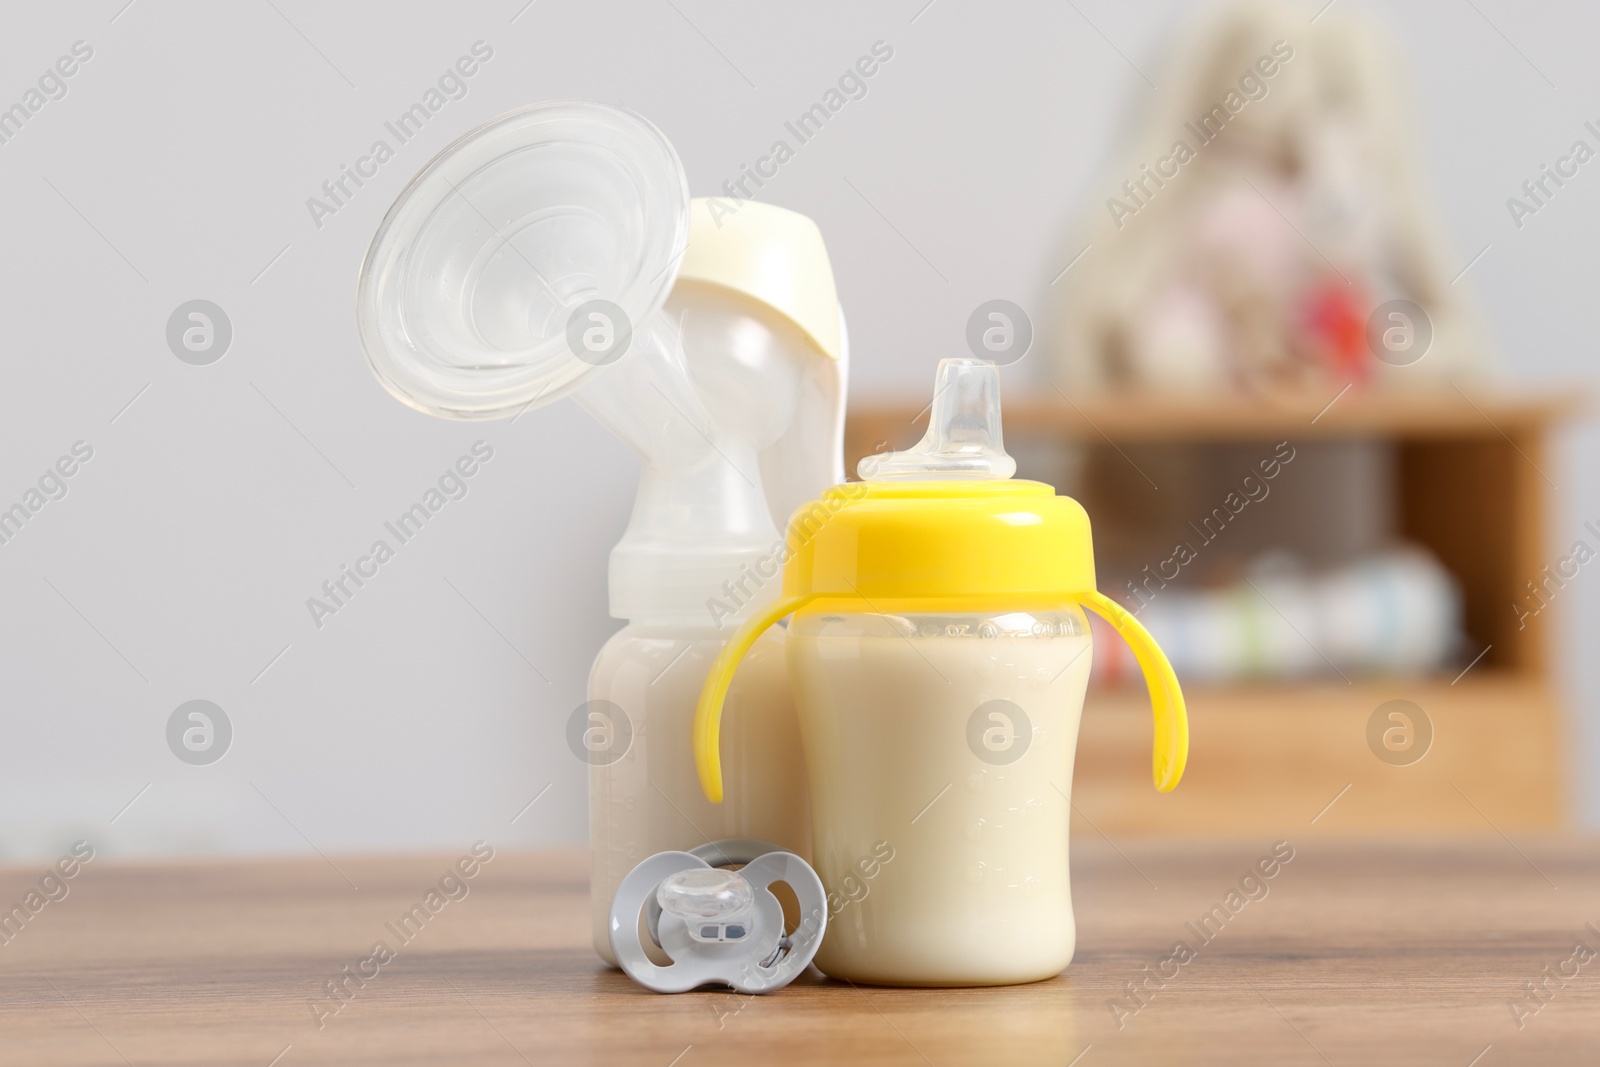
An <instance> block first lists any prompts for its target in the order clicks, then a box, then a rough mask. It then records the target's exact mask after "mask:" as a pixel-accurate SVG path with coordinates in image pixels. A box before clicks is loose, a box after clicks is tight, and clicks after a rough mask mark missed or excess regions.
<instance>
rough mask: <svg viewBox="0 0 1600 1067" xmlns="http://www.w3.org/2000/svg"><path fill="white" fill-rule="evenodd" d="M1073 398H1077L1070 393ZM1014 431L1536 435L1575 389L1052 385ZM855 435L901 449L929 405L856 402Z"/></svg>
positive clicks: (1010, 418)
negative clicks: (1106, 389) (1083, 391)
mask: <svg viewBox="0 0 1600 1067" xmlns="http://www.w3.org/2000/svg"><path fill="white" fill-rule="evenodd" d="M1069 397H1070V399H1069ZM1003 405H1004V409H1005V430H1006V434H1007V435H1008V436H1010V435H1013V434H1015V435H1021V436H1032V435H1037V434H1041V433H1043V434H1048V435H1050V436H1051V437H1053V438H1056V439H1061V440H1081V441H1086V442H1090V443H1103V442H1104V441H1106V440H1108V439H1109V440H1110V441H1113V442H1115V443H1116V444H1118V445H1129V444H1142V443H1146V442H1169V441H1250V440H1267V439H1272V440H1280V439H1284V438H1289V439H1293V440H1297V441H1298V440H1304V439H1308V438H1338V437H1385V438H1393V439H1397V440H1418V439H1427V438H1457V439H1459V438H1475V437H1487V438H1494V439H1496V440H1499V439H1501V438H1502V436H1511V437H1516V436H1518V434H1521V433H1527V432H1530V431H1534V432H1536V431H1538V430H1539V429H1541V428H1542V427H1544V426H1547V425H1549V424H1550V423H1552V422H1554V421H1557V420H1560V419H1563V418H1568V417H1570V416H1572V415H1575V414H1577V413H1578V412H1579V411H1580V410H1582V408H1583V406H1584V398H1583V396H1582V395H1580V394H1578V393H1574V392H1562V393H1529V394H1523V395H1517V394H1507V393H1504V392H1500V391H1495V392H1487V391H1466V392H1461V391H1458V390H1456V389H1454V388H1447V389H1444V390H1443V391H1431V390H1430V391H1428V392H1421V391H1411V392H1396V391H1392V390H1391V391H1385V392H1363V391H1360V390H1358V389H1354V388H1352V389H1351V390H1350V391H1349V392H1347V393H1345V394H1343V395H1342V396H1337V397H1336V396H1335V394H1333V393H1329V394H1327V395H1322V394H1308V393H1262V394H1250V395H1241V394H1235V393H1227V394H1206V393H1199V394H1171V393H1146V392H1123V393H1100V394H1095V395H1090V396H1083V397H1072V396H1071V395H1070V394H1064V393H1061V392H1057V391H1055V390H1053V389H1050V388H1048V387H1046V388H1043V389H1040V388H1037V387H1036V388H1035V389H1033V390H1032V391H1016V392H1009V393H1006V394H1005V396H1004V398H1003ZM850 421H851V423H852V424H853V427H852V428H853V434H852V436H853V440H852V441H850V442H849V443H847V445H846V451H847V452H848V453H850V454H851V455H853V456H863V455H868V454H870V453H872V452H874V451H876V450H878V449H880V448H882V447H885V446H886V447H888V448H902V447H904V446H905V445H906V444H909V443H910V442H911V441H912V440H914V439H915V438H916V437H917V436H919V435H920V434H921V431H922V429H923V428H924V427H925V426H926V425H927V410H926V402H925V401H924V402H921V403H914V402H911V401H904V400H896V399H890V398H885V399H881V400H873V399H866V400H861V401H856V402H853V403H852V404H851V408H850Z"/></svg>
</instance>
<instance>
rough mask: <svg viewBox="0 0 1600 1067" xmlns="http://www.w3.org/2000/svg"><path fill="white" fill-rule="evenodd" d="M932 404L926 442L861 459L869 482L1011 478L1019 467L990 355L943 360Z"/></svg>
mask: <svg viewBox="0 0 1600 1067" xmlns="http://www.w3.org/2000/svg"><path fill="white" fill-rule="evenodd" d="M929 407H930V411H929V413H928V431H927V433H925V434H923V435H922V440H921V441H918V442H917V443H916V444H915V445H913V446H912V447H911V448H908V449H906V450H905V451H904V452H888V453H885V454H884V455H881V456H867V457H865V458H864V459H862V460H861V462H860V463H858V464H856V473H858V474H859V475H861V478H862V479H863V480H864V481H869V482H876V481H890V480H895V479H908V480H909V479H928V478H1009V477H1011V476H1012V475H1013V474H1015V473H1016V472H1017V461H1016V460H1014V459H1012V458H1011V457H1010V456H1009V455H1007V454H1006V447H1005V444H1004V443H1003V442H1002V440H1001V435H1000V368H999V367H998V366H996V365H995V364H993V363H991V362H989V361H988V360H985V359H942V360H940V361H939V370H938V373H937V375H936V376H935V378H934V391H933V403H932V404H931V405H929Z"/></svg>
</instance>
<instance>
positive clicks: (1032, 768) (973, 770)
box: [730, 602, 1092, 986]
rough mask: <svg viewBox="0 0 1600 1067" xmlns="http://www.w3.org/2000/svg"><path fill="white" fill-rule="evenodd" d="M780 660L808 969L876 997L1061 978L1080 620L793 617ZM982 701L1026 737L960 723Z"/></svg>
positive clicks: (1082, 653)
mask: <svg viewBox="0 0 1600 1067" xmlns="http://www.w3.org/2000/svg"><path fill="white" fill-rule="evenodd" d="M834 603H835V604H837V603H838V602H834ZM788 646H789V668H790V674H791V676H792V678H793V680H794V685H795V691H796V705H797V707H798V709H799V712H800V728H801V733H802V736H803V737H804V741H805V747H806V761H807V764H808V766H809V772H810V781H811V812H812V819H813V825H812V839H813V856H812V862H813V865H814V866H815V867H816V869H817V873H818V874H819V875H820V876H821V878H822V883H823V886H824V887H825V888H826V889H827V890H828V891H829V894H830V904H831V907H830V913H829V920H828V928H827V934H826V936H825V937H824V940H823V944H822V949H821V951H820V952H819V953H818V954H817V958H816V963H817V966H818V967H820V968H821V969H822V970H823V971H824V972H826V973H827V974H829V975H832V976H834V977H836V978H848V979H850V980H851V981H859V982H874V983H882V984H888V985H927V986H939V985H991V984H1002V983H1014V982H1026V981H1035V980H1038V979H1043V978H1049V977H1051V976H1052V975H1055V974H1058V973H1060V972H1061V970H1062V969H1063V968H1065V967H1066V965H1067V964H1068V963H1069V962H1070V961H1071V960H1072V953H1073V949H1074V946H1075V941H1076V935H1075V928H1074V925H1073V920H1072V894H1071V887H1070V885H1069V882H1068V864H1067V829H1068V825H1069V823H1070V821H1071V820H1070V815H1071V806H1070V804H1069V803H1068V800H1067V798H1068V797H1069V796H1070V795H1071V793H1072V761H1073V753H1074V750H1075V748H1076V746H1077V739H1078V721H1079V718H1080V717H1081V715H1082V711H1083V695H1084V688H1085V686H1086V685H1087V684H1088V679H1089V664H1090V660H1091V659H1092V656H1091V655H1090V638H1089V628H1088V624H1087V621H1086V620H1085V618H1084V615H1083V613H1082V611H1081V610H1079V609H1077V608H1070V609H1067V610H1064V611H1056V612H1044V613H1032V614H1029V613H1023V612H1013V613H995V614H991V615H970V614H969V615H906V616H894V615H877V614H870V613H854V612H838V613H835V612H825V611H822V610H818V609H807V610H806V611H803V612H802V613H800V614H798V615H796V616H795V619H794V621H793V623H792V624H791V625H790V629H789V636H788ZM995 700H1004V701H1010V702H1012V704H1014V705H1015V706H1017V707H1020V708H1021V709H1022V711H1023V713H1024V714H1025V715H1026V717H1027V719H1028V721H1029V723H1030V725H1031V733H1029V734H1021V733H1019V732H1017V731H1016V730H1015V729H1013V728H1012V727H1011V726H1010V725H1009V724H1008V720H1010V719H1014V718H1015V716H1014V714H1010V713H1009V712H1008V710H1007V709H1006V707H1005V706H1000V707H998V708H996V707H989V708H986V709H985V711H984V712H983V713H981V714H980V715H979V716H977V722H976V725H974V721H973V720H974V712H975V711H976V710H977V709H979V707H980V706H981V705H985V704H986V703H987V702H989V701H995ZM992 712H993V713H997V714H998V716H999V717H994V716H992V715H991V713H992ZM730 720H732V721H735V722H736V721H737V716H730ZM969 734H970V735H972V736H971V737H970V739H969ZM975 748H976V749H977V750H978V751H982V752H984V753H986V754H987V755H989V757H990V760H988V761H986V760H985V759H983V758H980V756H979V755H977V754H975ZM1018 753H1020V756H1019V755H1018ZM1008 760H1010V761H1012V762H1007V761H1008ZM886 857H889V858H887V860H886V859H885V858H886Z"/></svg>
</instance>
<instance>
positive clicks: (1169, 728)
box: [1079, 590, 1189, 793]
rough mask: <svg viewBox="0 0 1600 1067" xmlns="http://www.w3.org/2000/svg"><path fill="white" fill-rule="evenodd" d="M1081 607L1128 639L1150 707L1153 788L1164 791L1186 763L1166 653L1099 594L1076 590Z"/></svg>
mask: <svg viewBox="0 0 1600 1067" xmlns="http://www.w3.org/2000/svg"><path fill="white" fill-rule="evenodd" d="M1079 600H1080V602H1081V603H1082V604H1083V606H1084V607H1086V608H1088V609H1089V610H1090V611H1093V612H1094V613H1095V614H1096V615H1099V616H1100V617H1102V618H1103V619H1105V620H1106V621H1107V622H1109V623H1110V624H1111V625H1112V626H1115V627H1116V628H1117V633H1119V634H1121V635H1122V639H1123V640H1124V641H1126V642H1128V647H1129V648H1131V649H1133V658H1134V659H1136V660H1138V661H1139V669H1140V670H1141V671H1143V672H1144V682H1145V685H1146V686H1147V687H1148V688H1149V690H1150V706H1151V708H1152V709H1153V710H1154V712H1155V719H1156V724H1155V752H1154V755H1153V756H1152V757H1151V761H1152V763H1151V768H1152V772H1153V774H1154V776H1155V781H1156V788H1157V789H1158V790H1160V791H1161V792H1163V793H1165V792H1167V791H1168V790H1170V789H1171V788H1172V787H1173V786H1175V785H1177V784H1178V779H1180V778H1182V777H1183V768H1184V766H1185V765H1186V764H1187V763H1188V762H1189V715H1188V712H1187V711H1186V710H1185V708H1184V703H1183V690H1182V688H1180V687H1179V685H1178V676H1177V675H1176V674H1175V673H1173V670H1172V664H1171V663H1169V662H1168V661H1167V654H1166V653H1165V652H1163V651H1161V646H1160V645H1158V644H1156V639H1155V638H1153V637H1151V636H1150V631H1149V630H1146V629H1145V628H1144V626H1143V625H1142V624H1141V623H1140V622H1139V620H1138V619H1136V618H1134V617H1133V615H1132V614H1131V613H1130V612H1129V611H1128V610H1127V609H1126V608H1124V607H1123V606H1122V605H1121V604H1118V603H1117V602H1116V601H1115V600H1112V599H1111V598H1110V597H1108V596H1106V595H1105V594H1103V593H1099V592H1095V591H1093V590H1091V591H1089V592H1087V593H1080V594H1079Z"/></svg>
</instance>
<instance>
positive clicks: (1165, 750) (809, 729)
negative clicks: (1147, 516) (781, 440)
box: [695, 360, 1188, 986]
mask: <svg viewBox="0 0 1600 1067" xmlns="http://www.w3.org/2000/svg"><path fill="white" fill-rule="evenodd" d="M1015 469H1016V464H1015V462H1014V461H1013V460H1012V459H1011V457H1010V456H1008V455H1006V453H1005V450H1004V448H1003V446H1002V443H1001V434H1000V402H999V375H998V371H997V368H996V367H995V366H994V364H992V363H987V362H981V361H977V360H945V361H944V362H942V363H941V364H940V365H939V373H938V381H937V383H936V390H935V393H934V401H933V406H932V411H931V414H930V417H929V427H928V431H927V435H926V436H925V437H924V438H923V440H922V442H921V443H920V444H918V445H917V446H916V447H914V448H912V449H911V450H909V451H906V452H899V453H892V454H889V455H884V456H873V457H868V458H867V459H864V460H862V462H861V465H860V472H861V475H862V477H863V478H864V479H865V480H864V481H863V482H860V483H854V484H853V485H851V486H846V487H840V488H838V489H836V490H834V491H833V492H832V493H831V494H830V495H829V496H827V497H825V498H824V499H823V500H820V501H818V502H817V504H815V505H813V506H812V507H811V508H808V509H803V510H802V511H801V512H800V513H798V514H797V515H796V516H795V520H794V522H792V523H791V525H790V527H789V550H790V559H789V562H788V565H787V567H786V568H785V571H784V591H783V598H782V599H781V600H779V601H778V602H777V603H775V604H773V605H771V606H770V607H769V608H767V609H766V610H765V611H764V612H762V613H761V614H760V615H759V616H758V617H756V618H754V619H752V620H751V621H750V622H749V623H747V624H746V625H745V626H744V627H743V628H742V629H741V630H740V632H739V633H738V635H736V636H735V637H734V638H733V640H731V641H729V643H728V645H727V648H726V649H725V650H724V652H723V654H722V656H721V657H720V658H719V660H718V661H717V663H716V664H715V665H714V666H713V667H712V670H711V673H710V674H709V676H708V677H707V679H706V688H705V692H704V694H703V695H702V698H701V703H700V706H699V709H698V713H697V716H696V722H695V729H696V738H695V740H696V758H697V760H698V763H699V770H700V775H701V781H702V782H703V784H704V786H705V790H706V793H707V795H708V796H710V797H712V798H713V799H715V798H717V797H719V796H721V795H723V783H722V778H721V770H720V767H719V722H720V721H721V719H722V718H723V717H724V715H726V716H732V715H733V714H734V712H733V711H732V710H731V709H727V710H726V712H724V710H723V692H724V688H725V687H726V685H727V683H728V678H729V675H730V673H731V671H732V670H733V669H734V667H735V666H736V665H737V664H738V661H739V658H740V657H741V656H742V655H743V654H744V650H745V649H746V648H747V647H749V646H750V645H751V643H752V642H754V641H756V640H757V639H758V637H759V635H760V634H762V632H763V631H764V630H765V629H766V628H767V627H768V626H770V625H771V624H772V623H773V622H774V621H776V620H777V619H779V618H781V617H783V616H784V615H792V616H793V618H792V620H791V621H790V624H789V629H788V636H787V638H786V640H785V644H786V647H787V656H788V663H789V672H790V676H791V678H792V679H793V684H794V687H795V699H796V706H797V709H798V711H799V716H800V729H801V734H802V737H803V739H804V746H805V753H806V763H807V768H808V772H809V778H810V787H811V789H810V797H811V811H812V835H813V836H812V841H813V850H812V864H813V865H814V866H815V868H816V870H817V873H818V874H819V875H820V876H821V879H822V883H823V885H824V886H825V887H826V888H827V889H828V890H829V893H830V913H829V921H828V928H827V933H826V936H825V937H824V939H823V943H822V946H821V948H820V950H819V951H818V953H817V956H816V961H815V962H816V964H817V966H818V967H820V968H821V969H822V970H823V971H824V972H826V973H827V974H829V975H832V976H834V977H837V978H847V979H849V980H851V981H856V982H871V983H877V984H885V985H917V986H948V985H999V984H1008V983H1016V982H1030V981H1037V980H1039V979H1042V978H1048V977H1050V976H1052V975H1055V974H1057V973H1059V972H1060V971H1061V970H1062V969H1063V968H1064V967H1066V965H1067V964H1068V963H1069V962H1070V961H1071V959H1072V955H1073V951H1074V949H1075V947H1076V933H1075V926H1074V922H1073V916H1072V896H1071V889H1070V885H1069V880H1068V856H1067V831H1068V827H1069V825H1070V822H1071V804H1070V802H1069V799H1068V798H1069V797H1070V796H1071V792H1072V766H1073V755H1074V750H1075V748H1076V745H1077V736H1078V721H1079V717H1080V715H1081V713H1082V710H1083V697H1084V688H1085V685H1086V683H1087V681H1088V676H1089V665H1090V661H1091V658H1092V657H1091V655H1090V636H1089V626H1088V622H1087V619H1086V617H1085V615H1084V610H1083V609H1084V608H1088V609H1090V610H1092V611H1095V612H1097V613H1099V614H1101V615H1103V616H1105V617H1106V618H1107V619H1108V620H1110V621H1111V622H1112V623H1113V625H1114V626H1116V628H1117V630H1118V631H1119V632H1120V633H1121V635H1122V636H1123V637H1124V638H1125V639H1126V640H1127V641H1128V642H1129V644H1130V645H1131V646H1132V648H1133V650H1134V653H1135V656H1136V657H1137V659H1138V661H1139V663H1140V665H1141V666H1142V668H1143V670H1144V674H1145V678H1146V681H1147V683H1148V685H1149V689H1150V696H1151V699H1152V702H1153V704H1154V708H1155V755H1154V776H1155V782H1156V787H1157V788H1158V789H1161V790H1168V789H1171V788H1172V787H1173V786H1175V785H1176V784H1177V782H1178V779H1179V778H1180V777H1181V775H1182V773H1183V768H1184V764H1185V762H1186V760H1187V755H1188V723H1187V719H1186V716H1185V712H1184V704H1183V694H1182V691H1181V690H1180V688H1179V686H1178V681H1177V678H1176V677H1175V676H1174V675H1173V673H1172V668H1171V666H1170V665H1169V664H1168V663H1167V660H1166V657H1165V656H1164V655H1163V654H1162V652H1161V650H1160V648H1158V647H1157V646H1156V644H1155V642H1154V641H1153V640H1152V639H1151V638H1150V635H1149V634H1148V633H1147V632H1146V631H1145V630H1144V628H1143V627H1142V626H1140V624H1139V623H1138V622H1137V620H1135V619H1134V618H1133V617H1132V616H1131V615H1129V614H1128V613H1127V612H1126V611H1124V610H1123V609H1122V608H1121V607H1120V606H1118V605H1117V604H1116V603H1115V602H1114V601H1112V600H1110V599H1108V598H1106V597H1104V596H1102V595H1101V594H1100V593H1098V592H1096V591H1095V577H1094V558H1093V548H1092V544H1091V539H1090V531H1089V519H1088V516H1087V515H1086V514H1085V513H1084V510H1083V508H1082V507H1081V506H1079V504H1078V503H1077V502H1076V501H1074V500H1072V499H1071V498H1069V497H1061V496H1057V495H1056V494H1055V490H1054V489H1052V488H1051V487H1050V486H1048V485H1045V484H1043V483H1040V482H1031V481H1021V480H1016V479H1013V478H1011V474H1012V473H1013V472H1014V471H1015Z"/></svg>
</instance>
